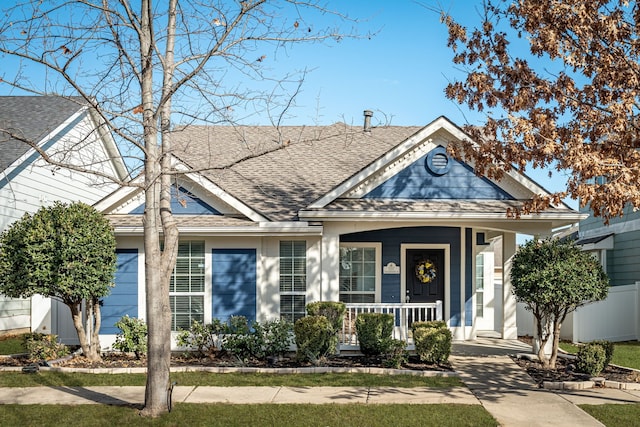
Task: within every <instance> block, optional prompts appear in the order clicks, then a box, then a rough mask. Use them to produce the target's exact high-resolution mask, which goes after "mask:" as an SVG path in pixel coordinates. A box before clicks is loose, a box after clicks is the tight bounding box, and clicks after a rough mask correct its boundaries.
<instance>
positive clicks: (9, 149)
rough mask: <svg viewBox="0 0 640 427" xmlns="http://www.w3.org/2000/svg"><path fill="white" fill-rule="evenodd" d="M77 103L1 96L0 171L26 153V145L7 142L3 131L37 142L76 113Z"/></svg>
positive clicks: (64, 100)
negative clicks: (15, 133)
mask: <svg viewBox="0 0 640 427" xmlns="http://www.w3.org/2000/svg"><path fill="white" fill-rule="evenodd" d="M80 102H81V101H80V98H73V99H66V98H61V97H58V96H1V97H0V171H2V170H4V169H6V168H7V167H8V166H9V165H11V164H12V163H13V162H14V161H16V160H17V159H18V158H19V157H20V156H22V155H23V154H24V153H26V152H27V151H28V150H29V146H27V144H25V143H23V142H20V141H17V140H15V139H11V138H10V137H9V136H8V134H7V133H5V132H2V130H3V129H5V130H10V131H12V132H20V133H21V134H22V135H23V136H24V137H25V138H26V139H29V140H31V141H34V142H37V141H39V140H41V139H42V138H43V137H44V136H46V135H47V134H49V133H50V132H51V131H53V130H54V129H55V128H56V127H58V126H59V125H60V124H61V123H63V122H64V121H65V120H67V119H68V118H69V117H71V116H72V115H73V114H74V113H75V112H77V111H78V110H79V109H80V108H81V105H80Z"/></svg>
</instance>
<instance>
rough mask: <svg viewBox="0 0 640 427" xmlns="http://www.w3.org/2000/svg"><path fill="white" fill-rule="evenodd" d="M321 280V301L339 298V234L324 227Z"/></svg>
mask: <svg viewBox="0 0 640 427" xmlns="http://www.w3.org/2000/svg"><path fill="white" fill-rule="evenodd" d="M321 253H322V259H321V260H320V263H321V265H322V273H321V274H322V282H321V284H320V298H321V300H322V301H338V300H339V299H340V282H339V278H340V277H339V276H340V235H339V234H338V233H336V232H333V231H331V230H327V229H326V228H325V232H324V234H323V236H322V251H321Z"/></svg>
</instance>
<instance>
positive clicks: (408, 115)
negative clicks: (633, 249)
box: [0, 0, 577, 207]
mask: <svg viewBox="0 0 640 427" xmlns="http://www.w3.org/2000/svg"><path fill="white" fill-rule="evenodd" d="M481 4H482V1H481V0H421V1H413V0H329V1H328V8H329V9H336V10H339V11H340V12H342V13H344V14H347V15H348V16H349V17H351V18H357V19H358V20H359V21H360V22H359V23H358V24H357V25H356V26H355V30H356V31H358V32H359V33H360V34H363V35H365V34H367V33H368V32H376V35H375V36H374V37H372V38H370V39H368V38H367V37H364V38H360V39H344V40H342V41H341V42H339V43H327V44H313V45H309V44H306V45H297V46H293V47H291V48H288V49H287V50H280V51H278V53H277V55H276V54H273V55H272V54H269V52H267V55H266V59H265V61H264V66H265V67H268V68H270V69H271V70H272V71H273V74H275V75H279V74H280V75H283V74H286V73H288V72H292V71H296V70H302V69H307V70H310V72H309V73H308V74H307V76H306V78H305V82H304V85H303V86H302V90H301V92H300V93H299V95H298V96H297V98H296V101H295V107H294V108H293V109H292V110H291V116H290V117H289V118H288V119H287V120H286V121H285V122H284V123H283V124H285V125H286V124H289V125H301V124H307V125H316V124H318V125H328V124H332V123H335V122H338V121H341V122H346V123H348V124H353V125H358V126H359V125H361V124H362V121H363V110H365V109H369V110H373V111H374V118H373V124H374V125H375V124H392V125H426V124H428V123H429V122H431V121H432V120H434V119H436V118H437V117H439V116H441V115H444V116H446V117H448V118H449V119H450V120H452V121H453V122H455V123H457V124H459V125H463V124H465V123H471V124H476V123H480V122H481V119H482V116H480V115H479V114H478V113H475V112H471V111H469V110H467V109H466V108H465V107H464V106H460V105H458V104H456V103H454V102H452V101H450V100H448V99H446V97H445V96H444V88H445V86H446V85H447V82H448V81H451V80H454V79H462V78H463V77H464V74H462V72H461V71H459V70H457V69H456V67H455V66H454V64H453V63H452V62H451V58H452V56H453V55H452V52H451V51H450V49H449V48H447V46H446V41H447V29H446V27H445V26H444V25H443V24H441V23H440V16H439V14H438V13H436V12H435V11H433V10H430V8H437V9H440V8H443V9H445V10H447V11H448V12H449V13H450V14H451V15H452V16H454V17H455V18H456V19H457V20H458V21H460V22H462V23H464V24H466V25H468V26H473V25H474V24H475V23H478V22H479V21H480V9H481ZM323 19H326V20H327V22H330V19H331V18H329V17H325V18H323ZM305 24H307V23H305ZM309 24H310V25H318V26H323V25H324V24H325V22H324V21H322V22H311V23H309ZM346 30H349V28H348V27H347V28H346ZM8 59H9V58H4V59H3V61H4V63H3V70H0V77H1V76H2V75H3V74H5V73H11V70H12V69H17V63H15V62H12V61H10V60H8ZM9 89H10V88H9V87H8V86H7V85H2V84H0V95H7V94H16V93H15V92H11V91H10V90H9ZM251 123H252V124H267V123H268V120H267V119H266V118H265V119H261V118H260V117H259V116H258V117H256V116H254V117H252V118H251ZM527 174H528V175H529V176H530V177H532V178H533V179H535V180H536V181H538V182H539V183H540V184H541V185H543V186H544V187H545V188H547V189H549V190H552V191H553V190H560V189H562V188H563V184H564V179H563V178H562V176H559V175H558V174H557V173H554V177H553V178H551V179H550V178H549V177H548V176H547V175H548V172H547V171H540V170H529V171H527ZM569 203H570V204H571V205H572V206H573V207H576V206H577V204H576V203H575V202H573V201H569Z"/></svg>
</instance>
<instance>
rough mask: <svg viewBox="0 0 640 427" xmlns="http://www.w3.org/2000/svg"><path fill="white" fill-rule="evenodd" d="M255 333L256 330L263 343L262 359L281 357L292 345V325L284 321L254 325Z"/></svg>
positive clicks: (271, 321)
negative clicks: (260, 334)
mask: <svg viewBox="0 0 640 427" xmlns="http://www.w3.org/2000/svg"><path fill="white" fill-rule="evenodd" d="M254 329H255V331H256V333H258V329H260V332H261V333H262V337H263V338H262V341H263V342H264V349H263V353H264V357H273V356H282V355H283V354H284V353H286V352H287V351H289V347H290V346H291V343H292V338H293V337H292V336H291V332H292V331H293V324H292V323H291V322H289V321H288V320H286V319H279V320H270V321H267V322H263V323H256V324H255V325H254Z"/></svg>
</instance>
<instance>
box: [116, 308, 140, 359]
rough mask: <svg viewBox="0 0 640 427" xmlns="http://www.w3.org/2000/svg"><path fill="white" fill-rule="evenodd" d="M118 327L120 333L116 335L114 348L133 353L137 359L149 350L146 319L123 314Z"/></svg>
mask: <svg viewBox="0 0 640 427" xmlns="http://www.w3.org/2000/svg"><path fill="white" fill-rule="evenodd" d="M115 326H116V328H118V329H120V333H119V334H117V335H116V342H115V343H114V344H113V348H115V349H116V350H120V351H124V352H125V353H133V354H135V355H136V359H140V355H142V354H145V353H146V352H147V324H146V323H145V322H144V320H141V319H137V318H135V317H129V316H126V315H125V316H123V317H121V318H120V320H118V321H117V322H116V325H115Z"/></svg>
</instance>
